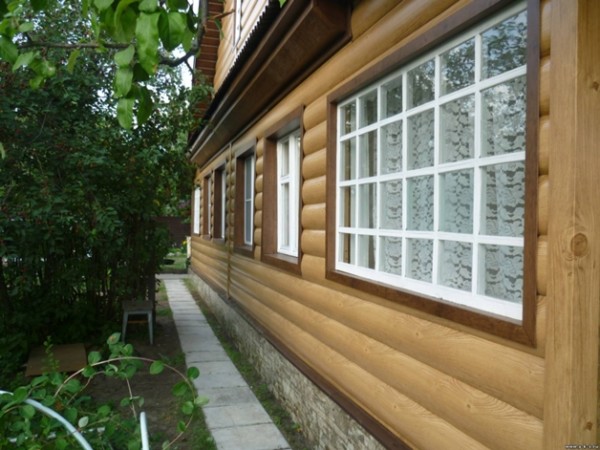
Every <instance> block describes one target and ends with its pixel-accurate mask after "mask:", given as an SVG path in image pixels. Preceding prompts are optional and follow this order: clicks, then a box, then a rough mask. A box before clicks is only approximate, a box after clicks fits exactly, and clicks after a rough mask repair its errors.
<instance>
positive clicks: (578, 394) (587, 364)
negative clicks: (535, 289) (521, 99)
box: [544, 0, 600, 449]
mask: <svg viewBox="0 0 600 450" xmlns="http://www.w3.org/2000/svg"><path fill="white" fill-rule="evenodd" d="M551 17H552V19H551V56H550V60H551V69H550V72H551V74H550V92H551V97H550V128H551V130H550V133H551V135H550V136H551V139H550V143H549V152H550V156H549V157H550V163H549V177H550V189H551V194H550V205H551V207H552V211H553V212H552V213H551V214H550V220H549V229H548V231H549V239H548V241H549V255H550V263H549V280H548V283H549V286H548V288H549V289H548V293H549V300H550V301H549V311H548V312H549V314H548V330H547V331H548V339H547V345H546V379H545V404H544V448H546V449H564V448H582V447H569V446H571V445H572V446H576V445H584V444H588V445H589V444H596V443H597V420H598V417H597V415H598V414H597V408H598V350H599V347H598V338H599V336H598V326H599V313H600V308H599V304H600V2H599V1H598V0H552V13H551Z"/></svg>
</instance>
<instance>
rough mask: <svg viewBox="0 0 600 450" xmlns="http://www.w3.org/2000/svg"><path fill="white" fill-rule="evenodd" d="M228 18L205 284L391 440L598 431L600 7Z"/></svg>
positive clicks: (202, 157)
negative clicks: (599, 53) (599, 45)
mask: <svg viewBox="0 0 600 450" xmlns="http://www.w3.org/2000/svg"><path fill="white" fill-rule="evenodd" d="M217 3H218V2H217ZM213 6H214V5H213ZM223 10H224V11H225V12H230V14H226V15H225V16H224V17H223V22H222V34H221V38H220V43H219V47H218V54H217V60H216V71H215V75H214V88H215V96H214V99H213V101H212V103H211V104H210V105H209V106H208V109H207V112H206V115H205V118H206V120H207V124H206V125H205V126H204V128H202V129H200V130H198V131H197V132H196V134H195V135H194V139H193V142H192V145H191V148H190V158H191V160H192V161H193V162H194V163H195V164H196V166H197V175H196V179H195V187H194V193H193V205H194V207H193V212H192V215H193V217H192V228H191V232H192V239H191V242H192V245H191V271H192V272H193V274H195V275H196V277H197V279H198V280H199V282H202V283H204V284H206V286H208V288H209V289H210V290H211V291H213V292H215V293H216V294H217V295H218V297H219V298H221V299H222V301H223V302H224V303H226V304H229V305H231V306H232V307H233V308H234V309H236V310H237V311H238V312H239V314H241V315H242V316H243V317H244V318H245V320H246V321H248V323H250V324H251V325H252V327H253V328H254V329H255V330H256V331H257V333H258V334H259V335H261V336H262V337H263V338H264V339H266V340H267V341H268V342H270V344H272V345H273V346H274V347H275V348H276V349H277V350H278V351H279V352H280V353H281V354H282V355H284V356H285V357H286V358H287V359H288V360H289V361H290V362H292V364H294V365H295V366H296V367H297V368H298V370H299V371H300V372H302V373H303V374H304V376H306V377H307V378H308V379H310V380H311V381H312V382H313V383H314V384H315V385H317V386H318V387H319V388H321V389H322V390H323V391H324V392H326V393H327V395H328V396H330V397H331V398H332V399H333V400H334V401H335V402H336V403H338V404H339V405H340V406H341V407H342V408H343V409H344V410H345V411H346V412H347V413H348V414H349V415H350V416H351V417H353V418H354V419H355V420H356V422H357V423H358V424H359V425H360V426H362V427H363V428H364V429H365V430H366V431H367V432H368V433H370V434H371V435H372V436H374V437H375V438H376V439H377V440H378V441H379V442H380V443H381V445H382V446H384V447H386V448H419V449H430V448H431V449H433V448H451V449H465V448H473V449H474V448H491V449H562V448H568V447H566V446H569V445H586V444H597V443H598V442H599V440H598V353H599V345H598V344H599V334H598V332H599V320H600V308H599V304H600V217H598V215H599V214H600V197H599V196H598V195H597V189H598V181H597V180H598V178H597V177H598V173H600V152H599V151H598V150H599V149H598V145H599V143H600V127H598V126H597V124H596V123H595V122H596V121H597V118H598V117H600V98H599V95H600V89H599V88H598V86H599V85H600V57H598V48H597V43H598V42H600V36H599V35H600V26H599V25H600V2H597V1H595V0H523V1H505V0H427V1H422V0H418V1H417V0H404V1H397V0H357V1H348V2H339V1H332V0H287V2H285V4H284V5H283V7H280V6H279V2H278V1H269V0H256V1H248V0H225V1H224V2H223ZM200 59H202V55H201V56H200ZM307 408H310V405H307ZM315 447H318V448H324V444H319V443H315ZM588 448H591V447H588Z"/></svg>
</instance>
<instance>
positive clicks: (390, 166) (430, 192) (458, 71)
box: [329, 3, 527, 320]
mask: <svg viewBox="0 0 600 450" xmlns="http://www.w3.org/2000/svg"><path fill="white" fill-rule="evenodd" d="M526 59H527V12H526V11H525V5H524V4H523V3H519V4H517V5H515V6H514V7H512V8H511V9H508V10H504V11H502V12H501V13H500V14H497V15H495V16H494V17H493V18H491V19H488V20H486V21H485V22H482V23H480V24H479V25H478V26H477V27H475V28H471V29H470V30H469V31H468V32H466V33H464V32H463V33H462V34H461V35H460V36H458V37H455V38H454V39H453V40H449V41H446V43H445V44H444V45H443V46H441V47H438V48H436V49H435V50H434V51H430V52H429V53H427V54H425V55H422V56H421V57H420V58H418V59H413V60H412V61H411V62H410V63H409V64H406V65H404V66H403V67H401V68H400V69H399V70H396V71H395V72H393V73H391V74H389V75H387V76H386V77H385V78H381V79H379V80H377V82H375V83H372V84H370V85H368V86H367V87H366V88H364V89H362V90H361V91H359V92H355V93H354V94H352V95H351V96H346V97H345V98H341V99H339V101H336V103H337V135H336V154H335V157H336V162H335V166H336V173H335V175H336V181H335V238H334V239H332V241H334V243H333V245H334V246H335V251H334V253H330V254H333V255H334V258H335V263H334V270H335V271H336V272H338V273H345V274H347V275H349V276H350V277H355V278H356V279H362V280H371V281H373V282H374V283H377V284H380V285H384V286H392V287H395V288H397V289H399V290H400V291H408V292H413V293H415V294H417V295H420V296H423V297H426V298H428V299H430V300H431V299H433V300H438V301H441V302H444V303H450V304H456V305H461V306H463V307H467V308H469V309H474V310H478V311H482V312H485V313H491V314H494V315H497V316H502V317H505V318H508V319H515V320H521V319H522V318H523V283H524V229H525V219H524V217H525V166H526V165H525V160H526V126H525V125H526V98H527V96H526V84H527V83H526V79H527V77H526V75H527V64H526ZM329 267H331V266H329Z"/></svg>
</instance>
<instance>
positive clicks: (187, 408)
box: [181, 401, 194, 416]
mask: <svg viewBox="0 0 600 450" xmlns="http://www.w3.org/2000/svg"><path fill="white" fill-rule="evenodd" d="M181 412H183V413H184V414H185V415H187V416H191V415H192V413H193V412H194V404H193V403H192V402H190V401H187V402H184V403H183V405H182V406H181Z"/></svg>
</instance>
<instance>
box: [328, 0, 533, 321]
mask: <svg viewBox="0 0 600 450" xmlns="http://www.w3.org/2000/svg"><path fill="white" fill-rule="evenodd" d="M525 9H526V5H525V3H524V2H519V3H518V4H516V5H514V6H512V7H511V8H509V9H507V10H504V11H502V12H501V13H499V14H496V15H494V16H493V17H491V18H490V19H488V20H486V21H484V22H482V23H480V24H478V25H477V26H476V27H474V28H473V29H470V30H469V31H467V32H466V33H462V34H461V35H459V36H457V37H456V38H455V39H453V40H451V41H449V42H447V43H445V44H444V45H443V46H440V47H438V48H435V49H434V50H433V51H430V52H428V53H427V54H426V55H424V56H423V57H421V58H419V59H418V60H415V61H413V62H412V63H410V64H409V65H406V66H404V67H402V68H401V69H399V70H398V71H396V72H394V73H393V74H391V75H389V76H387V77H385V78H382V79H380V80H378V82H377V83H375V84H372V85H370V86H368V87H367V88H365V89H362V90H361V91H360V92H357V93H355V94H353V95H352V97H350V98H348V99H346V100H344V101H342V102H340V103H339V104H338V112H339V114H338V126H337V152H336V154H337V165H336V167H337V174H336V211H337V213H336V218H335V230H336V233H335V269H336V270H338V271H340V272H346V273H348V274H351V275H354V276H357V277H361V278H363V279H370V280H373V281H375V282H380V283H383V284H385V285H389V286H394V287H397V288H399V289H402V290H407V291H412V292H415V293H417V294H418V295H423V296H425V297H428V298H432V299H437V300H441V301H446V302H450V303H453V304H457V305H463V306H466V307H469V308H473V309H476V310H479V311H484V312H486V313H492V314H495V315H500V316H503V317H506V318H510V319H514V320H518V321H520V320H522V317H523V303H522V299H521V303H516V302H511V301H508V300H501V299H496V298H493V297H488V296H486V295H483V294H481V293H479V292H478V290H479V285H480V283H481V280H480V278H481V277H482V275H483V273H482V272H483V270H482V267H480V266H481V258H479V247H480V245H484V244H489V245H508V246H511V247H518V248H521V249H523V247H524V238H523V237H522V236H519V237H506V236H489V235H482V234H479V226H480V224H481V222H483V218H482V217H481V214H482V213H481V209H482V206H481V202H482V199H483V195H482V189H481V186H482V181H481V175H480V174H481V172H482V170H479V169H481V168H482V167H484V166H491V165H493V164H499V163H505V162H523V163H524V161H525V151H519V152H514V153H505V154H501V155H495V156H484V155H481V149H480V146H479V145H478V144H477V142H480V136H481V127H480V125H479V124H480V121H479V119H476V120H475V143H476V144H475V157H474V158H472V159H469V160H468V161H458V162H452V163H442V162H440V161H439V154H440V149H439V148H440V147H439V146H440V142H439V141H440V139H439V132H438V127H439V123H440V121H439V117H440V112H439V111H440V106H441V105H443V104H445V103H447V102H449V101H452V100H456V99H458V98H463V97H465V96H466V95H469V94H470V93H474V94H475V97H476V101H475V117H477V118H479V117H481V108H482V106H481V103H482V102H481V96H482V95H481V93H482V92H483V91H484V90H485V89H487V88H489V87H492V86H495V85H497V84H501V83H503V82H506V81H510V80H514V79H516V78H519V77H525V76H526V64H525V65H523V66H520V67H518V68H515V69H513V70H510V71H508V72H505V73H503V74H500V75H497V76H494V77H490V78H488V79H485V80H480V79H479V73H480V65H481V63H480V58H479V56H477V57H476V62H475V73H476V79H475V82H474V83H473V84H471V85H470V86H468V87H466V88H462V89H459V90H458V91H456V92H452V93H450V94H446V95H443V96H442V95H440V71H439V67H440V55H441V54H442V53H444V52H445V51H447V50H449V49H452V48H453V47H455V46H457V45H458V44H460V43H462V42H465V41H467V40H469V39H470V38H472V37H475V45H476V47H475V49H476V50H475V54H476V55H480V54H481V53H480V52H481V50H480V49H481V35H480V33H482V32H483V31H485V30H486V29H488V28H490V27H491V26H493V25H495V24H497V23H499V22H501V21H502V20H504V19H506V18H508V17H511V16H512V15H514V14H516V13H518V12H520V11H523V10H525ZM432 58H434V60H435V65H436V71H435V73H436V78H435V80H436V81H435V83H436V89H435V99H434V100H433V101H430V102H427V103H425V104H423V105H420V106H417V107H414V108H407V98H408V95H407V82H406V76H407V73H408V72H409V71H410V70H411V69H413V68H415V67H417V66H419V65H420V64H422V63H423V62H425V61H428V60H430V59H432ZM398 76H402V79H403V82H402V89H403V95H402V97H403V108H402V112H401V113H399V114H396V115H394V116H392V117H387V118H383V117H382V115H381V106H380V102H379V101H378V102H377V119H376V121H375V123H371V124H370V125H367V126H362V127H361V126H360V125H359V124H360V123H361V117H360V113H361V108H360V105H359V103H358V102H359V98H360V97H361V96H363V95H365V94H366V93H369V92H371V91H373V89H376V90H377V91H378V92H380V90H381V87H382V86H383V85H384V84H385V83H386V82H389V81H390V80H392V79H395V78H397V77H398ZM378 98H379V94H378ZM352 102H355V112H356V119H355V120H356V124H357V125H356V127H355V129H354V130H353V131H351V132H349V133H344V130H343V127H342V125H343V123H342V121H343V114H341V112H342V109H343V108H344V107H345V106H347V105H349V104H351V103H352ZM432 104H433V105H434V106H433V108H434V114H435V115H434V117H435V119H434V124H435V132H434V155H435V157H434V158H435V162H434V164H433V166H431V167H426V168H421V169H412V170H408V169H407V167H406V164H407V156H408V155H407V148H408V145H407V135H408V133H407V127H406V123H407V118H408V117H410V116H412V115H415V114H418V113H419V112H422V111H425V110H429V109H431V108H432ZM398 120H402V122H403V133H402V134H403V137H402V139H403V142H402V151H403V158H402V161H403V168H402V170H401V172H400V175H398V174H395V175H394V176H391V175H389V174H386V175H381V174H380V173H379V171H377V174H376V175H375V176H372V177H362V178H358V177H356V178H352V177H351V179H350V180H345V179H343V178H342V171H343V170H344V168H343V167H342V162H343V161H342V153H343V152H342V148H343V143H344V142H345V141H347V140H349V139H355V142H356V145H357V147H356V151H355V152H354V154H355V160H354V163H353V164H354V170H355V171H358V170H360V167H359V164H358V161H359V159H358V154H359V149H358V145H359V144H358V142H359V136H360V135H365V134H366V133H367V132H372V131H376V132H377V143H378V144H377V145H378V157H377V164H378V165H379V161H380V158H379V142H380V134H381V132H380V131H381V129H382V127H383V126H385V125H387V124H389V123H392V122H396V121H398ZM460 169H473V170H474V178H475V180H474V181H473V189H474V196H473V198H474V199H475V202H474V204H473V205H472V208H473V212H472V214H473V217H474V218H475V220H474V229H473V231H472V233H471V234H465V233H450V232H442V231H439V226H438V225H439V212H438V211H439V207H438V206H439V204H440V182H439V179H440V174H443V173H448V172H454V171H456V170H460ZM418 175H432V176H433V177H434V180H435V181H434V207H433V209H434V225H433V231H415V230H408V229H407V223H406V222H407V216H408V214H407V208H408V189H407V180H408V179H410V178H411V177H414V176H418ZM392 179H396V180H401V181H402V183H403V187H402V221H403V226H402V230H394V231H389V230H382V229H380V228H377V227H376V226H375V227H372V228H371V227H369V228H361V227H359V226H358V224H359V217H360V214H361V212H360V211H359V209H360V205H359V203H358V202H356V203H354V205H355V206H358V207H353V208H351V209H353V211H352V213H353V216H354V217H353V222H352V225H351V226H350V227H345V226H342V224H341V220H342V215H343V214H344V213H345V210H344V204H343V199H342V195H341V193H342V190H343V188H351V189H354V192H355V194H354V195H357V193H358V191H359V188H360V186H361V184H366V182H368V183H375V186H377V187H376V189H377V190H379V186H380V182H383V181H388V180H392ZM375 198H376V200H375V207H376V212H375V214H376V219H375V220H376V221H377V223H379V214H380V211H379V210H380V208H379V205H380V202H381V198H382V197H381V195H380V194H379V192H377V193H376V195H375ZM363 214H364V212H363ZM343 236H350V237H351V238H350V240H351V241H353V243H352V244H351V245H352V253H353V255H354V258H355V260H354V261H351V263H346V262H343V261H342V259H343V255H342V251H343V244H344V242H343V241H342V238H343ZM358 236H373V239H374V240H375V241H376V242H377V243H376V245H375V249H376V250H375V251H376V254H375V258H374V259H375V264H376V265H375V269H370V268H367V267H363V266H364V263H365V261H364V260H363V261H361V260H360V254H361V253H360V246H359V242H358V241H359V239H358ZM383 236H392V237H399V238H402V239H403V246H402V249H403V251H402V253H403V256H402V258H403V263H402V275H393V274H389V273H385V272H383V271H379V270H378V268H379V261H380V257H379V252H380V250H381V246H380V245H379V242H378V240H379V238H380V237H383ZM410 238H413V239H416V238H426V239H430V240H432V241H433V243H434V245H433V268H432V282H431V283H430V282H425V281H419V280H415V279H411V278H409V277H407V276H406V267H407V264H406V259H407V256H406V254H407V246H406V240H407V239H410ZM441 240H449V241H451V242H457V243H458V242H465V243H469V244H471V248H472V266H471V269H472V274H471V279H472V283H471V285H472V288H471V292H467V291H461V290H459V289H453V288H449V287H446V286H443V285H441V284H437V282H436V280H437V279H438V278H437V275H438V274H437V267H438V265H439V258H438V257H439V250H438V249H439V245H440V244H439V243H440V241H441ZM361 264H362V265H363V266H361Z"/></svg>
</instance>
